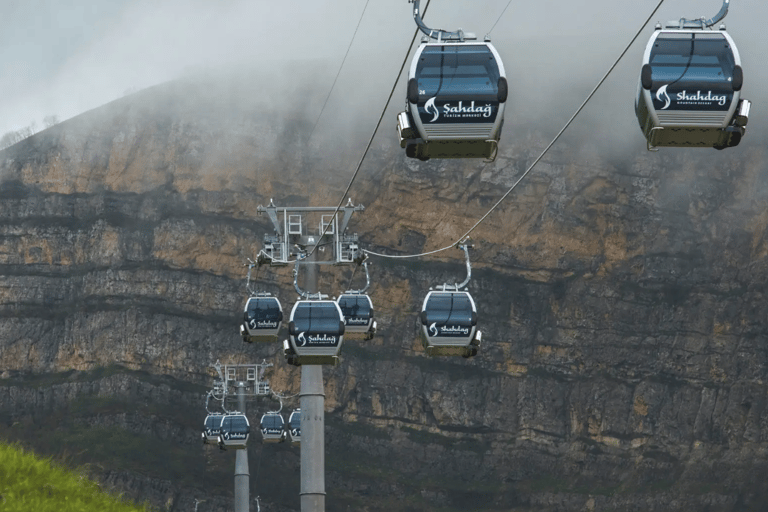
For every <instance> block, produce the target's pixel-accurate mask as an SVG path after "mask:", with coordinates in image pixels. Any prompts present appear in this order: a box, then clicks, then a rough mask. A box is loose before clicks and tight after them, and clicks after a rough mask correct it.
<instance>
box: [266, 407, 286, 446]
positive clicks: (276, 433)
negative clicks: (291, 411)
mask: <svg viewBox="0 0 768 512" xmlns="http://www.w3.org/2000/svg"><path fill="white" fill-rule="evenodd" d="M261 438H262V440H263V441H264V442H265V443H282V442H283V441H284V440H285V420H284V419H283V416H282V415H280V414H279V413H276V412H268V413H266V414H264V415H263V416H262V417H261Z"/></svg>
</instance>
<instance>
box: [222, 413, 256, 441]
mask: <svg viewBox="0 0 768 512" xmlns="http://www.w3.org/2000/svg"><path fill="white" fill-rule="evenodd" d="M250 434H251V424H250V423H248V418H247V417H246V416H245V414H239V413H234V414H226V415H224V417H223V418H222V420H221V432H220V433H219V448H221V449H222V450H223V449H224V448H245V447H246V446H247V445H248V437H250Z"/></svg>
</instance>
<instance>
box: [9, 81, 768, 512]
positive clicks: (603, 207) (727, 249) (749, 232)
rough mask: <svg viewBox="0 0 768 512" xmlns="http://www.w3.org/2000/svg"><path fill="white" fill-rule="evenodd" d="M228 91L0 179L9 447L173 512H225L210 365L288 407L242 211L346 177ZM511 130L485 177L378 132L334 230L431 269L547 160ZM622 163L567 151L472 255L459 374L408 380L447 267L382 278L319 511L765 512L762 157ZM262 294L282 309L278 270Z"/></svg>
mask: <svg viewBox="0 0 768 512" xmlns="http://www.w3.org/2000/svg"><path fill="white" fill-rule="evenodd" d="M228 87H229V88H228V89H227V90H226V91H227V94H217V91H218V92H220V91H221V90H222V89H221V85H216V86H215V87H214V86H212V85H211V84H210V83H207V82H192V83H185V82H182V83H174V84H167V85H165V86H160V87H157V88H154V89H150V90H147V91H143V92H141V93H139V94H136V95H133V96H131V97H126V98H123V99H122V100H118V101H116V102H113V103H111V104H109V105H106V106H104V107H102V108H100V109H97V110H95V111H92V112H89V113H87V114H84V115H82V116H80V117H78V118H75V119H73V120H71V121H68V122H66V123H63V124H61V125H58V126H55V127H53V128H51V129H49V130H46V131H44V132H41V133H39V134H37V135H36V136H34V137H32V138H30V139H27V140H25V141H23V142H21V143H19V144H17V145H15V146H12V147H10V148H8V149H6V150H5V151H3V152H0V180H1V181H0V197H2V201H0V209H2V215H0V276H1V277H0V297H1V298H2V300H1V301H0V316H2V322H0V330H1V331H0V332H1V333H2V334H1V335H0V374H1V375H0V377H2V380H0V435H2V437H4V438H5V439H8V440H22V441H23V442H25V443H28V444H30V445H31V446H34V447H36V448H37V449H38V450H39V451H41V452H43V453H51V454H57V455H60V456H63V457H65V458H66V459H68V460H71V461H72V462H73V463H77V464H84V463H87V464H89V467H90V469H91V471H92V472H93V473H94V474H95V475H96V476H97V477H99V478H101V479H102V481H104V482H105V483H106V484H108V485H111V486H114V487H116V488H117V489H119V490H121V491H123V492H126V493H127V494H128V495H129V496H131V497H134V498H136V499H138V500H140V501H141V500H149V501H150V502H151V503H152V504H153V505H155V506H157V507H160V508H162V509H167V510H191V509H192V507H193V506H194V498H197V499H201V500H202V499H205V500H206V501H205V502H204V503H202V504H201V505H200V510H201V511H203V510H226V508H227V506H228V505H229V504H230V503H231V489H232V480H231V479H232V465H233V457H232V456H231V454H220V453H217V451H218V450H215V449H212V448H210V447H201V446H200V443H199V437H198V436H199V427H200V425H201V424H202V420H203V418H204V415H205V408H204V393H205V391H206V389H207V388H208V386H210V384H211V380H212V378H211V374H210V370H209V366H210V365H211V364H213V363H214V362H215V361H216V360H217V359H219V360H221V361H222V362H246V361H261V360H262V359H266V360H268V361H270V362H273V363H274V364H275V366H274V368H273V370H270V373H269V374H268V378H269V379H270V381H271V384H272V387H273V388H274V389H278V390H281V391H284V392H285V393H287V394H290V393H295V392H297V391H298V386H299V382H298V378H299V372H298V370H297V369H295V368H293V367H288V366H287V365H285V363H284V362H283V361H282V358H281V355H280V353H279V350H278V348H279V347H278V346H277V344H262V345H257V346H246V345H244V344H243V343H242V342H241V341H240V339H239V337H238V335H237V324H238V320H239V318H240V315H241V313H240V311H241V308H242V305H243V301H244V298H245V295H244V293H245V287H244V279H243V278H244V275H245V272H244V269H243V266H242V265H243V263H244V262H245V261H246V258H248V257H253V256H254V255H255V254H256V252H257V251H258V249H259V248H260V246H261V238H262V236H263V234H265V233H269V232H271V226H270V224H269V223H268V220H267V219H266V218H264V217H258V216H257V215H256V206H257V205H259V204H267V203H268V202H269V199H270V198H274V200H275V202H276V203H277V204H278V205H279V206H287V205H325V204H335V203H336V202H337V201H338V194H339V193H340V191H341V190H343V188H344V186H345V185H346V182H347V180H348V179H349V176H351V170H352V169H353V164H350V162H356V158H358V156H356V155H357V153H352V152H350V151H352V150H351V149H350V150H349V151H348V150H347V149H346V148H345V147H344V146H343V144H341V145H340V146H336V145H331V146H330V147H332V148H334V149H333V150H331V149H328V148H329V146H328V145H325V146H320V147H319V148H318V147H315V146H311V145H308V146H305V145H302V144H303V143H306V141H305V140H301V137H300V136H299V137H297V134H300V133H304V132H305V128H306V127H307V126H309V127H310V128H311V123H309V122H307V120H305V119H304V118H302V117H300V116H297V115H293V114H291V113H285V112H276V111H272V110H270V109H269V107H265V106H262V105H256V104H253V103H252V102H248V101H246V98H247V97H248V95H247V94H246V93H245V92H244V91H243V90H241V89H238V88H237V87H235V86H232V85H229V86H228ZM244 89H245V90H246V91H247V88H244ZM222 98H224V99H222ZM505 130H507V132H509V131H514V132H515V133H519V134H520V135H521V137H522V138H513V139H510V140H508V141H507V142H506V144H504V147H503V149H502V154H501V155H500V156H499V158H498V159H497V161H496V162H495V163H494V164H481V163H477V162H475V163H471V162H437V161H436V162H428V163H420V162H411V161H406V159H405V158H404V155H402V154H401V152H400V150H399V148H397V147H395V144H394V140H393V139H394V136H392V134H391V133H390V132H389V131H386V132H384V133H382V134H381V135H380V136H379V138H378V139H377V144H375V145H374V147H375V149H374V151H373V152H372V153H371V155H370V157H369V160H368V161H367V162H366V165H364V167H363V170H362V172H361V175H360V177H358V179H357V180H356V182H355V185H354V186H353V189H352V197H353V199H354V200H355V202H356V203H363V204H365V206H366V211H365V212H364V213H362V214H356V216H355V217H354V220H353V223H352V225H351V228H350V229H351V230H353V231H355V232H357V233H358V234H359V235H360V238H361V241H362V242H363V245H364V246H365V247H368V248H370V249H372V250H375V251H378V250H388V251H390V252H392V253H397V252H400V253H403V254H410V253H415V252H417V251H422V250H431V249H435V248H439V247H443V246H445V245H448V244H450V243H451V242H452V241H453V240H455V239H456V238H457V237H459V236H460V235H461V234H463V233H464V232H465V231H466V230H467V229H468V228H469V227H471V226H472V224H474V222H475V221H476V220H477V219H478V218H479V217H480V216H481V215H483V214H484V213H485V212H486V211H487V209H488V208H489V207H490V206H491V205H492V204H493V203H494V202H495V201H496V200H497V199H498V198H499V197H500V196H501V194H503V192H504V191H506V189H507V188H508V187H509V186H510V185H511V184H512V183H513V182H514V180H515V179H516V178H517V176H519V175H520V173H521V172H522V171H524V170H525V168H527V165H528V164H529V163H530V162H531V161H532V160H533V159H534V158H535V157H536V156H537V155H538V153H539V151H540V150H541V149H542V148H543V147H544V145H545V143H546V142H547V141H545V140H544V136H543V135H540V134H537V133H534V132H530V131H525V130H524V129H523V127H520V126H515V125H514V124H512V123H510V126H508V127H507V128H505ZM634 135H636V136H637V137H638V138H639V139H641V140H642V138H641V136H640V135H639V133H637V134H634ZM750 144H751V145H750ZM339 148H341V149H339ZM638 148H640V149H641V150H642V148H643V146H642V144H641V143H638V145H637V148H633V151H627V152H625V153H623V154H621V156H619V157H617V156H615V155H616V153H617V152H616V151H611V152H610V154H612V155H614V156H610V157H607V156H604V155H605V154H607V153H608V152H606V151H603V148H601V147H600V146H599V144H595V143H594V142H589V141H581V140H579V139H578V138H575V137H574V138H571V139H568V140H566V141H565V142H564V143H562V144H560V145H558V146H556V147H555V149H554V150H553V151H552V152H550V153H549V155H548V156H547V158H545V160H544V161H543V162H542V163H541V164H540V165H539V166H538V167H537V169H536V170H535V171H534V173H533V174H531V176H530V177H529V178H527V179H526V180H525V181H524V182H523V184H522V185H521V186H520V188H519V189H518V190H517V191H516V192H515V193H514V194H513V195H512V196H511V197H510V199H509V200H508V201H507V202H505V203H503V204H502V206H501V207H500V209H499V210H498V211H497V212H495V213H494V214H492V215H491V216H490V217H489V218H488V220H487V221H486V222H485V223H483V224H481V225H480V227H479V228H478V229H477V231H475V233H473V240H474V242H475V244H476V249H475V250H474V251H473V279H472V282H471V284H470V291H471V292H472V294H473V296H474V297H475V300H476V301H477V303H478V309H479V311H480V322H481V328H482V330H483V346H482V350H481V352H480V354H479V355H478V356H477V357H475V358H473V359H470V360H464V359H461V358H458V360H454V359H430V358H427V357H426V356H425V355H424V354H423V352H422V350H421V346H420V343H419V342H418V340H417V337H416V328H415V312H416V311H417V310H418V309H419V307H420V304H421V301H422V300H423V297H424V294H425V293H426V291H427V290H428V288H429V287H430V286H433V285H436V284H441V283H443V282H455V281H460V280H461V279H463V277H464V272H465V270H464V262H463V259H462V254H461V253H460V252H459V251H456V250H453V251H448V252H444V253H441V254H440V255H439V256H438V258H440V259H430V258H426V259H420V260H416V261H413V260H386V259H381V258H379V259H373V264H374V265H373V267H372V269H371V270H372V275H373V279H374V284H373V286H372V291H371V295H372V298H373V300H374V304H375V306H376V311H377V315H378V322H379V325H380V329H381V330H380V333H379V335H377V337H376V338H375V339H374V340H372V341H370V342H349V343H346V344H345V347H344V352H343V361H342V363H341V364H340V365H339V366H338V367H336V368H332V369H330V368H329V369H326V370H325V389H326V408H327V414H328V416H327V431H326V444H327V446H326V457H327V477H326V486H327V491H328V498H327V502H328V507H329V510H367V511H383V510H388V511H391V510H399V511H409V510H435V511H437V510H488V511H493V510H499V511H500V510H521V511H522V510H532V511H533V510H536V511H582V510H611V509H613V510H628V511H629V510H638V511H639V510H659V511H661V510H665V511H666V510H711V511H721V510H722V511H730V510H761V509H762V507H763V505H764V503H765V500H766V499H767V498H768V487H767V486H766V485H765V484H764V483H763V481H762V478H761V475H762V474H764V471H765V469H766V466H768V454H767V450H768V409H767V408H766V406H767V405H768V404H767V403H766V396H767V391H768V389H767V387H766V383H765V381H766V370H765V363H766V335H767V333H766V323H765V321H764V319H765V318H766V315H767V314H768V302H766V298H765V293H766V279H767V278H768V265H767V264H766V261H768V260H766V254H768V245H767V244H766V228H767V227H768V197H767V194H768V187H766V177H765V176H766V175H765V172H764V169H765V164H764V162H765V157H766V155H765V151H764V149H763V148H762V147H760V146H759V145H757V144H755V143H750V140H749V136H748V137H747V138H745V140H744V143H743V146H742V147H739V148H737V149H734V150H728V151H724V152H722V153H715V152H714V151H711V152H709V151H704V152H702V151H696V152H693V151H690V152H689V151H681V152H676V151H672V150H665V151H662V152H660V153H657V154H651V153H646V152H645V151H644V150H643V151H634V150H635V149H638ZM349 155H352V156H349ZM346 169H349V172H347V171H346ZM351 277H352V270H351V269H331V270H324V271H323V272H322V274H321V288H322V289H323V290H324V291H327V292H329V293H331V294H335V293H338V292H340V291H342V290H343V289H344V288H345V287H346V286H347V284H348V282H349V279H350V278H351ZM258 279H259V281H258V282H259V286H260V287H261V288H263V289H265V290H268V291H270V292H273V293H276V294H277V295H278V296H279V297H280V299H281V300H282V302H283V304H284V307H285V305H286V304H290V303H292V302H293V300H294V299H295V292H294V291H293V287H292V281H291V278H290V269H262V270H261V272H260V273H259V276H258ZM357 279H359V276H358V277H357ZM294 405H296V406H297V405H298V404H294ZM274 406H275V403H269V402H266V401H263V402H261V403H254V404H251V405H250V406H249V407H250V411H251V414H250V416H251V419H252V422H255V421H258V418H259V416H260V414H261V412H264V411H266V410H268V409H272V408H274ZM250 453H251V477H252V487H251V489H252V490H251V492H252V494H253V495H254V496H255V495H257V494H258V495H260V496H261V497H262V506H265V505H266V506H267V507H269V510H286V511H288V510H298V508H299V499H298V450H297V449H296V448H290V447H287V446H284V445H278V446H262V445H261V444H259V443H253V445H252V446H251V448H250Z"/></svg>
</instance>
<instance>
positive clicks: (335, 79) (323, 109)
mask: <svg viewBox="0 0 768 512" xmlns="http://www.w3.org/2000/svg"><path fill="white" fill-rule="evenodd" d="M368 2H370V0H366V2H365V6H364V7H363V12H362V13H361V14H360V20H359V21H358V22H357V27H355V33H354V34H352V39H351V40H350V41H349V46H348V47H347V53H345V54H344V58H343V59H341V66H339V71H338V72H337V73H336V78H334V79H333V84H331V90H330V91H328V96H326V97H325V103H323V108H321V109H320V114H318V116H317V119H316V120H315V125H314V126H313V127H312V131H311V132H309V138H308V139H307V144H309V141H310V140H312V135H314V133H315V128H317V124H318V123H319V122H320V118H321V117H322V116H323V112H324V111H325V106H326V105H328V100H329V99H330V98H331V93H332V92H333V88H334V87H335V86H336V81H337V80H338V79H339V75H341V70H342V68H344V63H345V62H346V61H347V56H349V50H351V49H352V43H354V42H355V36H356V35H357V30H358V29H359V28H360V24H361V23H362V22H363V16H365V10H366V9H367V8H368Z"/></svg>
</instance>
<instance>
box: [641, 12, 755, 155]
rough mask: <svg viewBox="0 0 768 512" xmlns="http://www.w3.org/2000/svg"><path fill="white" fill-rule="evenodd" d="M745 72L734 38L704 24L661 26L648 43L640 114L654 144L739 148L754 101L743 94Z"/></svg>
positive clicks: (650, 142)
mask: <svg viewBox="0 0 768 512" xmlns="http://www.w3.org/2000/svg"><path fill="white" fill-rule="evenodd" d="M743 82H744V74H743V71H742V68H741V58H740V57H739V51H738V49H737V48H736V44H735V43H734V42H733V39H731V36H730V35H729V34H728V33H727V32H726V31H725V29H724V27H721V30H705V29H701V28H695V29H680V28H667V29H663V30H662V29H661V26H660V25H657V27H656V31H655V32H654V34H653V35H652V36H651V38H650V40H649V41H648V45H647V47H646V49H645V53H644V55H643V67H642V70H641V73H640V80H639V83H638V87H637V97H636V100H635V113H636V114H637V119H638V122H639V123H640V129H641V130H642V131H643V135H645V138H646V140H647V143H648V149H654V148H655V147H684V148H691V147H710V148H716V149H724V148H728V147H734V146H737V145H738V144H739V142H740V141H741V138H742V136H743V135H744V132H745V131H746V126H747V121H748V118H749V110H750V107H751V104H750V102H749V101H748V100H745V99H742V98H741V88H742V85H743Z"/></svg>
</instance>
